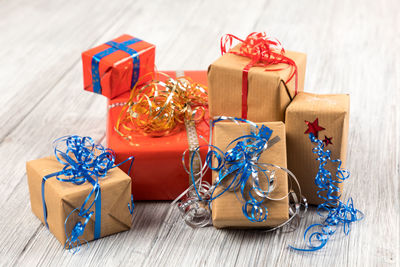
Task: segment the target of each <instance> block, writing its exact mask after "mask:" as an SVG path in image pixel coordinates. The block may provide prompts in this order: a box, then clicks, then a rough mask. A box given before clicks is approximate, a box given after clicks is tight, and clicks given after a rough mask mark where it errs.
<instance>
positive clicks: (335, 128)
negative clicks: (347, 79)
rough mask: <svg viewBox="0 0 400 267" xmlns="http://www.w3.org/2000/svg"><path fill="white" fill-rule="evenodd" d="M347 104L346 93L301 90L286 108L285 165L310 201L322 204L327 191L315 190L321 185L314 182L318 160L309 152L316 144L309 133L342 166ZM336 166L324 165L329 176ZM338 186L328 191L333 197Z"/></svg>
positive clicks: (339, 185) (344, 157) (345, 136)
mask: <svg viewBox="0 0 400 267" xmlns="http://www.w3.org/2000/svg"><path fill="white" fill-rule="evenodd" d="M349 106H350V97H349V95H346V94H337V95H318V94H311V93H304V92H301V93H299V94H298V95H297V96H296V97H295V98H294V100H293V101H292V103H291V104H290V105H289V107H288V108H287V110H286V137H287V147H288V149H287V153H288V168H289V170H291V171H292V172H293V173H294V175H296V177H297V179H298V180H299V183H300V186H301V190H302V193H303V195H304V196H305V197H306V198H307V200H308V203H309V204H315V205H317V204H321V203H323V202H324V201H325V200H324V198H326V193H327V192H326V191H321V192H320V193H318V191H319V190H320V189H321V188H319V187H318V186H317V185H316V184H315V177H316V175H317V172H318V165H319V162H318V161H317V160H316V159H317V155H316V154H315V153H313V151H312V150H313V148H314V147H315V145H314V144H312V142H310V138H309V134H313V135H314V136H315V137H316V138H317V139H320V140H322V141H323V143H324V146H325V149H328V150H330V151H331V159H332V160H334V159H340V160H341V162H342V165H341V168H344V167H345V164H346V152H347V135H348V129H349V109H350V107H349ZM337 167H338V166H337V164H329V165H327V166H326V168H327V170H329V171H330V173H331V174H332V176H335V174H336V170H337ZM334 179H336V178H334ZM337 187H338V188H339V191H337V192H336V191H332V192H331V194H332V195H333V196H334V197H335V196H340V195H341V193H342V187H343V184H342V183H338V184H337ZM318 194H321V195H322V197H323V198H320V197H319V196H318Z"/></svg>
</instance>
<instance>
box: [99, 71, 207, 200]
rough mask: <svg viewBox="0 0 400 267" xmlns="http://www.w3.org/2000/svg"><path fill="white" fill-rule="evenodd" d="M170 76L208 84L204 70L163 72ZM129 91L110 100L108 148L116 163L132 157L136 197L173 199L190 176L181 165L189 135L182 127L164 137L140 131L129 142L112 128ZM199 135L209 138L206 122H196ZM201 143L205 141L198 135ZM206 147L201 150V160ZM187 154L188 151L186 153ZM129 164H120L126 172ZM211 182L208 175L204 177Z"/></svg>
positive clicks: (133, 190) (143, 198)
mask: <svg viewBox="0 0 400 267" xmlns="http://www.w3.org/2000/svg"><path fill="white" fill-rule="evenodd" d="M164 73H165V74H168V75H169V76H170V77H172V78H175V77H177V76H183V75H185V76H187V77H190V78H191V79H192V80H193V81H194V82H198V83H201V84H204V85H207V73H206V72H205V71H184V72H183V71H177V72H174V71H166V72H164ZM128 99H129V94H128V93H126V94H123V95H121V96H119V97H116V98H114V99H112V100H109V102H108V103H109V108H108V119H107V134H106V136H107V147H109V148H111V149H113V150H114V151H115V153H116V154H117V156H116V162H117V163H119V162H121V161H123V160H125V159H126V158H127V157H130V156H134V157H135V170H134V172H133V173H132V192H133V194H134V196H135V200H173V199H175V198H176V197H178V196H179V195H180V194H181V193H182V192H183V191H185V190H186V189H187V188H188V186H189V184H190V181H189V180H190V179H189V175H188V174H187V173H186V171H185V170H184V168H183V166H182V154H183V152H184V151H185V150H186V149H188V148H189V145H188V141H189V140H188V138H189V137H188V134H187V132H186V130H185V128H183V129H182V130H181V131H179V132H176V133H173V134H171V135H167V136H163V137H151V136H145V135H141V134H137V135H134V136H133V137H132V139H131V140H130V142H128V141H127V140H126V139H124V138H123V137H122V136H120V135H119V134H118V133H117V132H116V131H115V125H116V123H117V120H118V117H119V116H120V113H121V109H122V106H123V105H124V104H125V103H126V102H127V101H128ZM196 131H197V135H198V136H202V137H203V138H204V139H205V140H207V142H208V139H209V125H208V123H207V122H206V121H201V122H199V123H198V124H197V125H196ZM198 140H199V143H200V145H205V144H206V143H207V142H206V141H204V140H203V139H202V138H200V137H199V138H198ZM206 153H207V148H206V147H203V148H201V149H200V154H201V156H202V158H203V159H205V155H206ZM187 155H189V153H187ZM128 167H129V166H121V168H122V169H123V170H124V171H128ZM205 180H206V181H209V182H210V181H211V174H209V175H208V176H206V177H205Z"/></svg>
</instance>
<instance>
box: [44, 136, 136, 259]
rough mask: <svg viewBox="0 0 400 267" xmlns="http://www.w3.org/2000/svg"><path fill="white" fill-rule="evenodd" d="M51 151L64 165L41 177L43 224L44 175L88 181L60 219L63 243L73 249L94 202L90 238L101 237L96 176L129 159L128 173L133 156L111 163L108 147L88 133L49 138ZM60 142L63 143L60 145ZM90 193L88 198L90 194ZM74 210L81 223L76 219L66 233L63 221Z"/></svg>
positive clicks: (97, 179) (91, 212) (77, 243)
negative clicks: (85, 193) (77, 203)
mask: <svg viewBox="0 0 400 267" xmlns="http://www.w3.org/2000/svg"><path fill="white" fill-rule="evenodd" d="M53 146H54V154H55V156H56V159H57V161H58V162H60V163H61V164H63V165H64V167H63V169H62V170H61V171H58V172H55V173H52V174H49V175H46V176H44V177H43V179H42V204H43V216H44V221H45V225H46V227H47V228H49V225H48V223H47V207H46V201H45V183H46V181H47V180H48V179H50V178H53V177H55V178H56V179H57V180H59V181H61V182H69V183H72V184H75V185H81V184H84V183H86V182H89V183H90V184H92V186H93V189H92V190H91V191H90V193H89V194H88V196H87V197H86V199H85V201H84V202H83V204H82V205H81V207H80V208H79V209H74V210H73V211H72V212H71V213H70V214H69V215H68V216H67V218H66V220H65V222H64V227H65V233H66V236H67V241H66V243H65V245H64V247H67V248H69V249H70V248H76V250H75V251H74V253H75V252H76V251H78V250H79V247H80V245H81V241H80V240H79V237H80V236H82V234H83V233H84V230H85V227H86V225H87V223H88V222H89V220H90V218H91V217H92V216H93V214H94V211H91V209H92V207H93V206H94V209H95V211H96V212H95V222H94V239H98V238H100V237H101V189H100V184H99V179H101V178H104V177H106V175H107V172H108V171H109V170H111V169H113V168H116V167H118V166H120V165H122V164H124V163H125V162H127V161H129V160H131V163H130V166H129V171H128V175H129V173H130V172H131V169H132V164H133V160H134V157H129V158H128V159H126V160H125V161H123V162H121V163H120V164H118V165H114V162H115V153H114V151H112V150H111V149H108V148H104V147H103V146H102V145H99V144H98V145H96V144H95V142H94V140H93V139H92V138H91V137H80V136H76V135H72V136H64V137H61V138H58V139H56V140H55V141H54V142H53ZM61 146H64V147H61ZM92 196H94V198H93V200H92V202H90V198H91V197H92ZM128 209H129V212H130V213H131V214H132V213H133V196H131V203H130V204H129V203H128ZM74 212H78V216H80V217H82V219H84V223H82V222H81V221H78V222H77V223H76V225H75V226H74V227H73V229H72V231H71V233H70V234H68V233H67V223H68V219H69V217H70V216H71V215H72V213H74Z"/></svg>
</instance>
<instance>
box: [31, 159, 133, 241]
mask: <svg viewBox="0 0 400 267" xmlns="http://www.w3.org/2000/svg"><path fill="white" fill-rule="evenodd" d="M64 167H65V165H63V164H61V163H60V162H58V161H57V160H56V158H55V157H54V156H52V157H46V158H41V159H36V160H31V161H28V162H27V163H26V171H27V176H28V185H29V192H30V200H31V208H32V211H33V213H34V214H35V215H36V216H37V217H38V218H39V219H40V220H41V221H42V223H43V224H45V225H48V227H49V230H50V232H51V233H53V234H54V236H55V237H56V238H57V240H58V241H60V243H61V244H62V245H65V246H66V248H71V246H74V245H80V244H78V243H75V244H72V243H74V242H73V240H72V241H71V235H72V234H73V233H74V234H76V232H77V231H79V228H80V227H78V228H77V227H76V226H77V223H78V222H81V224H82V225H85V219H83V218H81V217H80V216H78V213H79V210H76V209H79V208H80V207H81V205H82V203H84V201H85V199H86V198H87V197H88V195H89V193H90V192H91V191H92V190H93V185H92V184H91V183H89V182H85V183H83V184H80V185H76V184H73V183H71V182H63V181H59V180H57V179H56V178H55V177H53V178H49V179H44V177H45V176H47V175H50V174H52V173H57V172H59V171H61V170H63V168H64ZM44 182H45V183H44ZM98 184H99V186H100V187H99V189H100V192H101V194H100V196H99V198H100V200H101V205H100V206H101V213H100V210H98V209H99V207H98V206H97V204H96V205H93V206H92V207H91V208H90V211H93V212H94V214H93V215H92V216H89V217H90V218H89V219H88V222H87V224H86V225H85V227H83V228H84V231H83V233H82V235H80V236H76V237H72V239H74V238H78V239H79V240H80V242H81V243H82V244H84V243H85V241H91V240H94V239H97V238H100V237H104V236H107V235H111V234H114V233H118V232H122V231H126V230H129V229H130V228H131V220H132V215H131V213H130V211H129V205H131V179H130V177H129V176H128V175H127V174H126V173H124V172H123V171H122V170H121V169H119V168H113V169H112V170H110V171H108V173H107V176H106V177H105V178H101V179H99V183H98ZM43 193H44V198H42V196H43V195H42V194H43ZM93 198H94V195H92V196H91V197H90V201H89V202H88V203H90V202H91V201H93ZM43 201H45V205H46V211H44V208H43V206H44V202H43ZM88 205H90V204H88ZM74 210H75V211H74ZM45 214H46V215H45ZM70 214H71V215H70ZM100 214H101V215H100ZM96 215H100V218H101V220H99V221H100V222H99V221H98V216H96ZM66 221H67V222H66ZM74 226H75V227H74ZM96 229H98V231H96ZM78 235H79V233H78ZM67 236H69V237H70V239H69V240H67ZM69 241H71V243H69Z"/></svg>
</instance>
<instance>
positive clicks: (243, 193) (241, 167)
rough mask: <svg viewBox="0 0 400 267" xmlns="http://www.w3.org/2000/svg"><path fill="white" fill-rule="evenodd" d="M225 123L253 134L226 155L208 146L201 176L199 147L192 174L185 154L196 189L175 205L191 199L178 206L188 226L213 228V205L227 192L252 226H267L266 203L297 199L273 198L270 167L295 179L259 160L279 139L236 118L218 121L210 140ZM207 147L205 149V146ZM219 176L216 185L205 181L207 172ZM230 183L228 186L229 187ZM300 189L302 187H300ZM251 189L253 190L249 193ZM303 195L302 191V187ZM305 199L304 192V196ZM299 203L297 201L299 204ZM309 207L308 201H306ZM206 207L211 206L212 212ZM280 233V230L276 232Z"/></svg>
mask: <svg viewBox="0 0 400 267" xmlns="http://www.w3.org/2000/svg"><path fill="white" fill-rule="evenodd" d="M223 120H231V121H233V122H236V123H238V125H239V122H244V123H248V124H250V125H251V126H252V128H251V131H250V134H246V133H245V134H244V135H243V136H240V137H239V138H236V139H234V140H233V141H231V142H230V143H229V144H228V146H227V148H226V149H227V151H226V152H225V153H224V152H223V151H222V150H221V149H220V148H218V147H216V146H213V145H207V147H208V149H209V150H208V153H207V155H206V159H205V164H204V166H203V167H202V170H200V171H199V172H198V173H194V172H193V170H194V169H195V168H194V167H193V164H194V162H195V157H200V154H199V150H200V148H201V147H197V148H196V149H195V150H194V151H193V152H194V153H192V155H191V157H190V171H189V170H187V168H186V165H185V163H184V159H185V153H186V151H185V153H184V154H183V157H182V161H183V163H184V164H183V165H184V168H185V170H186V171H187V172H188V173H189V174H190V177H191V180H192V186H191V187H189V188H188V189H187V190H186V191H185V192H183V193H182V194H181V196H179V197H178V198H177V199H176V200H175V201H174V202H173V204H174V203H175V202H177V201H178V200H179V199H181V198H182V197H183V196H184V195H186V196H187V198H186V199H185V200H182V201H181V202H180V203H179V204H178V208H179V210H180V211H181V213H182V214H183V217H184V220H185V222H186V223H187V224H188V225H190V226H192V227H203V226H206V225H208V224H209V220H210V211H211V203H212V201H213V200H215V199H216V198H218V197H220V196H221V195H223V194H224V193H225V192H227V191H230V192H234V193H235V195H236V197H237V198H238V200H239V201H240V202H241V203H242V212H243V214H244V216H245V217H246V218H247V219H248V220H249V221H252V222H263V221H265V220H267V218H268V209H267V207H266V206H265V205H264V201H265V200H266V199H269V200H280V199H284V198H286V197H288V196H289V195H290V196H293V195H292V194H294V193H293V192H291V193H289V194H288V195H286V196H284V197H282V198H279V199H273V198H271V197H270V196H269V194H270V193H271V192H272V191H273V182H274V174H273V171H271V170H270V169H268V167H274V168H277V169H280V170H283V171H285V172H287V173H288V174H289V175H290V176H291V177H293V178H294V180H295V182H296V183H297V180H296V179H295V177H294V175H293V174H292V173H291V172H290V171H289V170H287V169H285V168H282V167H279V166H276V165H274V164H269V163H259V162H258V160H259V158H260V156H261V154H262V153H263V152H264V151H265V150H266V149H267V148H268V147H269V146H271V145H273V144H274V143H276V142H277V141H279V137H275V138H272V139H271V135H272V130H271V129H270V128H268V127H266V126H264V125H263V126H261V127H259V126H257V125H256V124H255V123H253V122H251V121H248V120H245V119H240V118H233V117H224V116H222V117H217V118H216V119H215V120H214V121H212V123H211V127H210V140H211V132H212V127H213V126H214V124H215V123H217V122H219V121H223ZM202 147H203V146H202ZM231 147H232V148H231ZM213 159H215V160H216V162H217V164H216V166H213V165H212V160H213ZM208 168H209V169H211V170H212V171H216V172H218V178H217V180H216V182H215V183H214V184H213V185H212V186H210V185H209V184H208V183H207V182H203V181H202V176H203V175H204V174H205V173H206V171H207V169H208ZM260 176H264V177H265V178H266V184H267V186H268V188H267V189H266V190H263V189H261V187H260V184H259V179H260V178H259V177H260ZM226 183H227V185H225V184H226ZM297 185H298V183H297ZM217 188H223V189H222V190H221V191H220V192H218V193H216V191H215V190H216V189H217ZM249 188H250V189H249ZM298 188H299V191H301V190H300V187H299V186H298ZM300 195H301V192H300ZM296 201H297V199H296V200H295V202H296ZM303 203H304V205H303V206H305V207H306V205H307V204H306V200H305V199H304V202H303ZM303 203H299V202H298V201H297V202H296V207H295V208H293V209H292V210H293V212H292V213H291V215H293V216H292V217H291V218H290V219H289V220H288V221H287V222H285V223H284V224H282V225H280V226H278V227H277V228H279V227H281V226H283V225H285V224H287V223H288V222H289V221H291V220H292V219H293V218H294V217H295V216H296V215H299V209H300V206H301V205H302V204H303ZM204 206H208V210H206V209H205V207H204ZM274 229H276V228H274Z"/></svg>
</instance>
